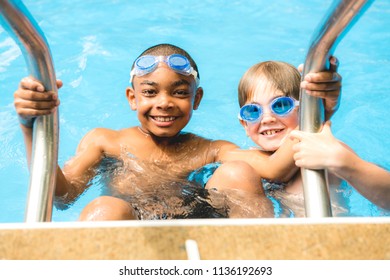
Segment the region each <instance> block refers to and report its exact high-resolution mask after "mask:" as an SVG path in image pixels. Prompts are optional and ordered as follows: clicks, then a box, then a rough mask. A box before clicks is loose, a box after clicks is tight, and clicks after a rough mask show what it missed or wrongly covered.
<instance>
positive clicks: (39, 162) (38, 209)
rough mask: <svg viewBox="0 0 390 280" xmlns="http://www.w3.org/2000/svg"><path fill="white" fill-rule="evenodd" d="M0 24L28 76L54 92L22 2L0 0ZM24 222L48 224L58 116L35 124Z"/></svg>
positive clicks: (39, 36) (41, 41)
mask: <svg viewBox="0 0 390 280" xmlns="http://www.w3.org/2000/svg"><path fill="white" fill-rule="evenodd" d="M0 21H1V23H2V25H3V26H4V29H5V30H6V31H8V32H9V34H10V35H11V36H12V37H13V38H14V40H15V41H16V43H17V44H18V45H19V47H20V49H21V50H22V53H23V55H24V58H25V60H26V63H27V67H28V70H29V72H30V75H31V76H32V77H34V78H35V79H37V80H39V81H41V82H42V83H43V85H44V86H45V88H46V90H50V91H57V86H56V77H55V73H54V67H53V63H52V58H51V54H50V49H49V46H48V44H47V42H46V40H45V37H44V35H43V33H42V31H41V29H40V28H39V26H38V24H37V23H36V22H35V20H34V19H33V17H32V16H31V14H30V13H29V12H28V10H27V8H26V7H25V6H24V5H23V3H22V1H18V0H0ZM33 129H34V134H33V135H34V137H33V146H32V157H31V166H30V183H29V194H28V200H27V209H26V215H25V221H26V222H43V221H51V216H52V208H53V196H54V189H55V183H56V171H57V160H58V113H57V112H55V113H53V114H51V115H48V116H43V117H38V118H37V119H36V120H35V122H34V128H33Z"/></svg>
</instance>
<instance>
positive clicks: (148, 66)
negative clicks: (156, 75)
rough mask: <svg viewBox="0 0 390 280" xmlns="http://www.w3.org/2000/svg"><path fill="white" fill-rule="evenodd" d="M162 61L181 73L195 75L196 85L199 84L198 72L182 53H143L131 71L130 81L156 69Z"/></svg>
mask: <svg viewBox="0 0 390 280" xmlns="http://www.w3.org/2000/svg"><path fill="white" fill-rule="evenodd" d="M160 62H165V64H167V65H168V66H169V68H171V69H172V70H173V71H175V72H176V73H179V74H181V75H185V76H189V75H193V76H194V79H195V82H196V86H197V87H198V86H199V77H198V72H196V70H195V69H194V68H193V67H192V66H191V64H190V61H189V60H188V58H187V57H185V56H184V55H181V54H172V55H169V56H162V55H161V56H155V55H143V56H141V57H139V58H138V59H137V60H136V61H135V63H134V68H133V70H131V72H130V83H131V82H132V81H133V78H134V76H137V77H141V76H144V75H146V74H149V73H151V72H153V71H154V70H156V68H157V66H158V64H159V63H160Z"/></svg>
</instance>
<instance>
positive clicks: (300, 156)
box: [291, 122, 390, 209]
mask: <svg viewBox="0 0 390 280" xmlns="http://www.w3.org/2000/svg"><path fill="white" fill-rule="evenodd" d="M291 137H293V138H296V139H297V140H299V141H300V142H299V143H298V144H296V145H295V146H294V151H295V155H294V159H295V163H296V165H297V166H300V167H304V168H308V169H327V170H328V171H329V172H330V173H332V174H334V175H336V176H337V177H339V178H341V179H343V180H345V181H347V182H348V183H349V184H350V185H352V186H353V187H354V188H355V189H356V190H357V191H358V192H360V193H361V194H362V195H363V196H364V197H366V198H367V199H369V200H370V201H372V202H373V203H375V204H377V205H378V206H380V207H382V208H385V209H390V172H389V171H386V170H385V169H383V168H381V167H379V166H377V165H375V164H372V163H370V162H367V161H364V160H363V159H361V158H360V157H359V156H358V155H356V153H354V152H353V151H352V150H351V149H350V148H349V147H348V146H347V145H345V144H344V143H342V142H340V141H338V140H337V139H336V138H334V137H333V135H332V132H331V130H330V124H329V122H327V123H325V125H324V127H323V130H322V131H321V132H320V133H304V132H301V131H294V132H292V133H291Z"/></svg>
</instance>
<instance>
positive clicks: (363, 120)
mask: <svg viewBox="0 0 390 280" xmlns="http://www.w3.org/2000/svg"><path fill="white" fill-rule="evenodd" d="M24 3H25V5H26V6H27V8H28V9H29V10H30V12H31V14H32V15H33V16H34V18H35V19H36V21H37V22H38V24H39V25H40V27H41V29H42V30H43V32H44V34H45V36H46V38H47V41H48V43H49V45H50V48H51V52H52V56H53V60H54V66H55V69H56V73H57V77H58V78H60V79H62V80H63V82H64V87H63V88H62V89H61V90H60V98H61V108H60V150H59V164H60V165H61V166H62V165H63V164H64V162H65V161H66V160H68V159H69V158H70V157H71V156H72V155H74V151H75V149H76V147H77V144H78V142H79V141H80V139H81V138H82V137H83V136H84V134H85V133H86V132H87V131H89V130H90V129H92V128H95V127H109V128H112V129H119V128H123V127H128V126H133V125H136V124H137V120H136V116H135V114H134V112H132V111H131V110H130V108H129V106H128V104H127V102H126V99H125V87H126V86H127V85H128V78H129V76H128V73H129V68H130V66H131V63H132V61H133V60H134V59H135V58H136V56H138V54H139V53H140V52H142V51H143V50H144V49H146V48H147V47H149V46H151V45H154V44H158V43H165V42H167V43H172V44H176V45H178V46H181V47H183V48H184V49H186V50H188V51H189V53H190V54H191V55H192V56H193V58H194V59H195V60H196V61H197V63H198V66H199V69H200V76H201V85H202V87H203V88H204V91H205V95H204V98H203V100H202V104H201V106H200V108H199V109H198V110H197V111H195V113H194V116H193V119H192V121H191V123H190V124H189V125H188V127H187V128H186V131H192V132H194V133H197V134H200V135H202V136H205V137H209V138H214V139H227V140H230V141H233V142H235V143H237V144H238V145H240V146H242V147H243V148H248V147H250V146H251V145H252V143H251V142H250V140H249V139H248V138H247V137H246V136H245V133H244V131H243V130H242V128H241V127H240V125H239V123H238V121H237V119H236V116H237V113H236V112H237V111H238V104H237V97H236V95H237V93H236V89H237V85H238V81H239V79H240V77H241V76H242V74H243V73H244V72H245V70H246V69H247V68H248V67H250V66H251V65H253V64H254V63H256V62H259V61H263V60H282V61H287V62H290V63H292V64H294V65H299V64H300V63H302V62H303V61H304V60H305V54H306V52H307V47H308V44H309V42H310V39H311V36H312V34H313V32H314V30H315V28H316V27H317V25H318V23H319V22H320V21H321V19H322V16H323V15H324V13H325V11H326V10H327V9H328V7H329V6H330V4H331V3H332V1H323V0H315V1H300V0H292V1H284V0H276V1H266V0H246V1H241V0H237V1H222V0H213V1H211V0H209V1H194V0H189V1H180V0H169V1H152V0H146V1H145V0H143V1H135V0H134V1H124V0H112V1H75V0H70V1H50V0H41V1H32V0H26V1H24ZM389 25H390V2H389V1H376V2H374V3H373V4H372V5H371V7H370V8H369V9H368V10H367V12H366V13H365V14H364V15H363V16H362V17H361V18H360V20H359V21H358V22H357V23H356V24H355V25H354V27H353V28H352V29H351V30H350V31H349V33H348V34H347V35H346V36H345V37H344V39H343V40H342V41H341V42H340V44H339V45H338V47H337V49H336V51H335V55H336V56H337V57H338V58H339V60H340V62H341V63H340V68H339V73H340V74H341V75H342V76H343V93H342V101H341V107H340V109H339V111H338V112H337V114H336V115H335V116H334V118H333V132H334V134H335V135H336V137H338V138H339V139H341V140H342V141H344V142H346V143H347V144H348V145H350V146H351V147H352V148H353V149H354V150H355V151H356V152H357V153H358V154H359V155H360V156H361V157H363V158H364V159H366V160H369V161H372V162H375V163H377V164H380V165H381V166H383V167H385V168H387V169H390V150H389V147H390V140H389V139H390V124H389V122H388V120H387V117H388V112H389V109H388V108H389V107H388V106H389V105H390V94H389V93H390V86H389V83H388V82H387V75H388V73H389V72H390V53H389V51H388V47H389V43H390V30H389V29H388V26H389ZM26 75H27V68H26V65H25V61H24V58H23V56H22V55H21V52H20V51H19V49H18V47H17V46H16V45H15V43H14V42H13V41H12V40H11V39H10V37H9V35H8V34H7V33H6V32H5V31H4V30H3V29H2V28H1V27H0V92H1V98H0V143H1V149H0V182H1V183H0V222H22V221H23V220H24V211H25V204H26V197H27V188H28V170H27V166H26V160H25V151H24V145H23V139H22V135H21V132H20V131H19V127H18V121H17V117H16V114H15V111H14V108H13V104H12V102H13V92H14V90H15V89H16V88H17V85H18V82H19V80H20V79H21V78H22V77H24V76H26ZM98 194H99V190H98V189H91V190H89V191H87V192H86V194H85V195H83V196H82V197H81V198H80V199H79V200H78V201H77V202H76V203H75V205H74V206H72V207H71V208H70V209H68V210H66V211H59V210H56V209H54V212H53V221H72V220H75V219H77V217H78V214H79V212H80V210H81V209H82V208H83V206H84V205H85V204H86V203H88V202H89V201H90V200H91V199H93V198H94V197H95V196H97V195H98ZM350 201H351V215H352V216H386V215H389V214H388V213H387V212H384V211H382V210H381V209H378V208H377V207H375V206H374V205H372V204H371V203H369V202H368V201H367V200H365V199H364V198H362V197H361V196H360V195H359V194H358V193H356V192H355V191H353V190H351V197H350Z"/></svg>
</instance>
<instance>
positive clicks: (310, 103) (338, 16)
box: [299, 0, 373, 218]
mask: <svg viewBox="0 0 390 280" xmlns="http://www.w3.org/2000/svg"><path fill="white" fill-rule="evenodd" d="M372 2H373V0H336V1H334V2H333V4H332V5H331V7H330V8H329V10H328V12H327V13H326V14H325V17H324V19H323V22H322V23H321V24H320V25H319V28H317V31H316V32H315V33H314V36H313V38H312V41H311V45H310V48H309V51H308V54H307V56H306V60H305V65H304V70H303V75H302V77H304V76H305V75H306V74H307V73H309V72H319V71H323V70H326V69H329V57H330V56H331V55H332V54H333V52H334V50H335V48H336V46H337V44H338V43H339V42H340V40H341V39H342V37H343V36H344V35H345V34H346V33H347V32H348V31H349V29H350V28H351V27H352V25H353V24H354V23H355V22H356V21H357V20H358V18H359V17H360V16H361V15H362V14H363V13H364V12H365V11H366V10H367V8H368V7H369V6H370V5H371V3H372ZM324 116H325V113H324V107H323V103H322V100H321V99H319V98H316V97H312V96H309V95H307V93H306V91H305V90H303V89H302V90H301V92H300V113H299V118H300V120H299V126H300V129H301V130H302V131H307V132H319V131H320V129H321V125H322V124H323V122H324ZM301 174H302V179H303V189H304V197H305V210H306V216H307V217H314V218H318V217H331V216H332V210H331V205H330V199H329V191H328V185H327V181H326V176H325V171H324V170H309V169H304V168H302V169H301Z"/></svg>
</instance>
